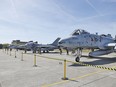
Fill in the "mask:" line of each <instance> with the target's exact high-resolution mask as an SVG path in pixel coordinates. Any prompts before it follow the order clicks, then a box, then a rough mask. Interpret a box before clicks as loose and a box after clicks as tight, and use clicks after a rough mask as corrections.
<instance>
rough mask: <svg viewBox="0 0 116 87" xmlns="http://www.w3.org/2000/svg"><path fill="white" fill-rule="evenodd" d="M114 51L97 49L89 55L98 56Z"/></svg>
mask: <svg viewBox="0 0 116 87" xmlns="http://www.w3.org/2000/svg"><path fill="white" fill-rule="evenodd" d="M112 52H113V50H97V51H94V52H90V53H89V56H91V57H96V56H101V55H105V54H109V53H112Z"/></svg>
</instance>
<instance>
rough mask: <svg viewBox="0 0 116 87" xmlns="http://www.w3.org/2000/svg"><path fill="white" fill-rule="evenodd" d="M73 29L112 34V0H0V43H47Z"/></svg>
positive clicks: (115, 25) (115, 15)
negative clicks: (14, 41) (31, 41)
mask: <svg viewBox="0 0 116 87" xmlns="http://www.w3.org/2000/svg"><path fill="white" fill-rule="evenodd" d="M75 29H85V30H86V31H89V32H90V33H96V32H98V33H99V34H102V33H104V34H108V33H110V34H112V36H113V37H114V36H115V35H116V0H0V43H11V41H12V40H16V39H18V40H21V41H30V40H33V41H38V42H39V43H51V42H53V41H54V40H55V39H56V38H57V37H61V38H65V37H68V36H69V35H70V34H71V33H72V32H73V31H74V30H75Z"/></svg>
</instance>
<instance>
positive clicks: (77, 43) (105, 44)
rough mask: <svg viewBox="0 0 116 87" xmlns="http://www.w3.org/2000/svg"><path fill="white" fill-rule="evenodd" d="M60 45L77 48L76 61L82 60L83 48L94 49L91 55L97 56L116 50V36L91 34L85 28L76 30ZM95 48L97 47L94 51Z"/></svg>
mask: <svg viewBox="0 0 116 87" xmlns="http://www.w3.org/2000/svg"><path fill="white" fill-rule="evenodd" d="M59 46H61V47H64V48H69V49H76V50H77V57H76V59H75V61H76V62H79V61H80V58H81V55H82V49H84V48H87V49H92V52H90V53H89V56H90V57H96V56H100V55H105V54H109V53H112V52H114V51H115V50H116V37H115V39H114V38H112V37H111V35H110V34H108V35H98V34H90V33H89V32H87V31H85V30H81V29H78V30H75V31H74V32H73V33H72V35H71V37H69V38H66V39H62V40H61V41H60V42H59ZM94 49H97V50H95V51H94Z"/></svg>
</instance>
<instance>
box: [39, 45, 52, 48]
mask: <svg viewBox="0 0 116 87" xmlns="http://www.w3.org/2000/svg"><path fill="white" fill-rule="evenodd" d="M37 47H38V48H52V47H54V46H52V45H38V46H37Z"/></svg>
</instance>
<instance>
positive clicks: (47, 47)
mask: <svg viewBox="0 0 116 87" xmlns="http://www.w3.org/2000/svg"><path fill="white" fill-rule="evenodd" d="M59 40H60V38H57V39H56V40H55V41H54V42H53V43H52V44H38V43H37V42H28V43H26V44H25V45H24V46H22V47H25V49H31V50H32V51H33V53H36V51H39V53H41V51H43V52H44V53H45V52H49V51H53V50H54V49H58V41H59Z"/></svg>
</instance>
